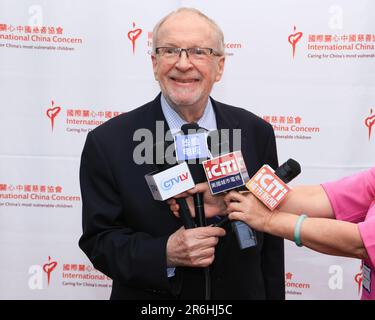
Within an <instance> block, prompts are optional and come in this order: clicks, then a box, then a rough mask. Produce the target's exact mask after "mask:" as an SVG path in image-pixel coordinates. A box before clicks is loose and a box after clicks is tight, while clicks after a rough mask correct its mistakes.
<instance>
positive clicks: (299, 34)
mask: <svg viewBox="0 0 375 320" xmlns="http://www.w3.org/2000/svg"><path fill="white" fill-rule="evenodd" d="M294 32H295V33H294V34H291V35H290V36H289V37H288V42H289V43H290V44H291V45H292V47H293V59H294V55H295V53H296V44H297V42H298V41H299V40H300V39H301V38H302V36H303V33H302V32H296V26H294Z"/></svg>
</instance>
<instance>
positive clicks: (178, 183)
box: [145, 162, 195, 201]
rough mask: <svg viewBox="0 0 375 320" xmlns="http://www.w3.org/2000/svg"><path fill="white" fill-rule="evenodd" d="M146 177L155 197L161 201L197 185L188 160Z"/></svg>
mask: <svg viewBox="0 0 375 320" xmlns="http://www.w3.org/2000/svg"><path fill="white" fill-rule="evenodd" d="M145 179H146V181H147V184H148V186H149V188H150V190H151V193H152V196H153V197H154V199H155V200H161V201H164V200H166V199H169V198H171V197H174V196H175V195H177V194H180V193H181V192H185V191H186V190H189V189H191V188H193V187H194V186H195V184H194V180H193V178H192V176H191V173H190V170H189V167H188V165H187V163H186V162H182V163H180V164H178V165H176V166H174V167H171V168H169V169H167V170H164V171H161V172H158V171H157V172H152V173H149V174H146V175H145Z"/></svg>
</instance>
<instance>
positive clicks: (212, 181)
mask: <svg viewBox="0 0 375 320" xmlns="http://www.w3.org/2000/svg"><path fill="white" fill-rule="evenodd" d="M202 164H203V167H204V171H205V173H206V177H207V181H208V183H209V186H210V189H211V193H212V194H216V193H220V192H224V191H227V190H231V189H234V188H237V187H241V186H243V185H244V184H245V183H246V181H248V179H249V176H248V174H247V170H246V166H245V164H244V161H243V157H242V154H241V151H236V152H231V153H228V154H225V155H222V156H218V157H216V158H213V159H210V160H206V161H203V162H202Z"/></svg>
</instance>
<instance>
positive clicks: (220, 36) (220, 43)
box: [152, 7, 224, 54]
mask: <svg viewBox="0 0 375 320" xmlns="http://www.w3.org/2000/svg"><path fill="white" fill-rule="evenodd" d="M180 12H191V13H195V14H197V15H198V16H200V17H202V18H204V19H205V20H206V21H207V22H208V23H210V24H211V26H212V27H213V28H214V30H215V33H216V36H217V42H218V48H216V50H217V51H218V53H220V54H224V33H223V31H222V30H221V28H220V27H219V25H218V24H217V23H216V22H215V21H214V20H212V19H211V18H209V17H207V16H206V15H205V14H204V13H202V12H201V11H199V10H198V9H195V8H185V7H181V8H178V9H177V10H175V11H172V12H171V13H169V14H168V15H166V16H165V17H164V18H162V19H161V20H160V21H159V22H158V23H157V24H156V26H155V27H154V30H153V31H152V51H153V52H155V48H156V40H157V38H158V32H159V29H160V27H161V26H162V25H163V23H164V22H165V21H167V20H168V19H169V18H170V17H171V16H173V15H175V14H177V13H180ZM213 49H215V48H213Z"/></svg>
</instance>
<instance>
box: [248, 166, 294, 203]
mask: <svg viewBox="0 0 375 320" xmlns="http://www.w3.org/2000/svg"><path fill="white" fill-rule="evenodd" d="M246 187H247V188H248V189H249V190H250V191H251V193H253V194H254V196H256V197H257V198H258V199H259V200H260V201H262V202H263V204H264V205H266V206H267V207H268V208H269V209H270V210H274V209H275V208H276V207H277V206H278V205H279V204H280V202H281V201H282V200H283V199H284V198H285V196H286V195H287V193H288V192H289V191H290V188H289V187H288V186H287V185H286V184H285V183H284V182H283V181H282V180H281V179H280V178H279V177H278V176H277V175H276V174H275V172H274V170H273V169H272V168H271V167H270V166H269V165H267V164H265V165H264V166H263V167H262V168H260V169H259V171H258V172H257V173H256V174H255V175H254V176H253V177H252V178H251V179H250V181H249V182H248V183H247V184H246Z"/></svg>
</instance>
